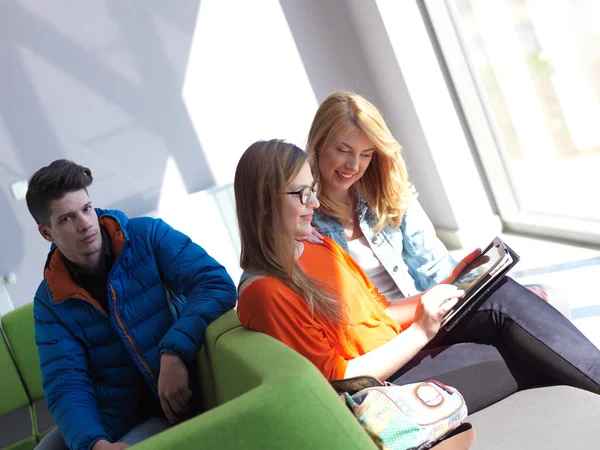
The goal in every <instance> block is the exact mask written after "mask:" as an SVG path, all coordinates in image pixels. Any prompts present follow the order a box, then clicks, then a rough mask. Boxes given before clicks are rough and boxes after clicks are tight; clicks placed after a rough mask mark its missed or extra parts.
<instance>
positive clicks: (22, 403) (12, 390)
mask: <svg viewBox="0 0 600 450" xmlns="http://www.w3.org/2000/svg"><path fill="white" fill-rule="evenodd" d="M0 399H1V400H0V415H3V414H7V413H10V412H13V411H16V410H17V409H20V408H25V407H27V406H28V405H29V397H28V396H27V392H26V391H25V387H24V386H23V382H22V381H21V376H20V375H19V372H18V371H17V367H16V366H15V363H14V361H13V359H12V356H11V354H10V350H9V348H8V345H7V344H6V341H5V340H4V336H3V335H2V333H0Z"/></svg>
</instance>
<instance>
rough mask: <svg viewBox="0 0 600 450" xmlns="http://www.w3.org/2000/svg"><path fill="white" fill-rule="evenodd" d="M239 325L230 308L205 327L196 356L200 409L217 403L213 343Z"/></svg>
mask: <svg viewBox="0 0 600 450" xmlns="http://www.w3.org/2000/svg"><path fill="white" fill-rule="evenodd" d="M241 326H242V324H241V323H240V320H239V319H238V316H237V312H236V311H235V310H233V309H232V310H230V311H228V312H226V313H225V314H223V315H222V316H221V317H219V318H218V319H217V320H215V321H214V322H213V323H211V324H210V325H209V326H208V328H207V329H206V334H205V336H204V345H203V346H202V349H201V350H200V353H199V354H198V358H197V370H198V377H199V384H200V388H201V391H202V395H201V396H200V410H201V411H207V410H209V409H211V408H214V407H215V406H216V405H217V404H216V398H215V388H214V382H213V374H212V369H211V362H210V355H211V353H212V351H213V350H214V348H215V344H216V342H217V340H218V339H219V337H220V336H221V335H223V334H224V333H226V332H228V331H229V330H232V329H234V328H238V327H241Z"/></svg>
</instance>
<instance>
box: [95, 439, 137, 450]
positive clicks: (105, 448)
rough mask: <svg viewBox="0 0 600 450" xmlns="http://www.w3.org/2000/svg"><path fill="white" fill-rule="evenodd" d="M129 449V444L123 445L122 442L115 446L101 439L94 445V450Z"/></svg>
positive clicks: (116, 443)
mask: <svg viewBox="0 0 600 450" xmlns="http://www.w3.org/2000/svg"><path fill="white" fill-rule="evenodd" d="M129 447H130V446H129V444H123V443H122V442H115V443H114V444H111V443H110V442H108V441H106V440H104V439H101V440H99V441H98V442H96V443H95V444H94V446H93V447H92V450H122V449H124V448H129Z"/></svg>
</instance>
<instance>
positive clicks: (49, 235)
mask: <svg viewBox="0 0 600 450" xmlns="http://www.w3.org/2000/svg"><path fill="white" fill-rule="evenodd" d="M38 231H39V232H40V234H41V235H42V237H43V238H44V239H46V240H47V241H48V242H54V238H53V237H52V233H51V232H50V229H49V228H48V226H47V225H44V224H43V223H40V224H39V225H38Z"/></svg>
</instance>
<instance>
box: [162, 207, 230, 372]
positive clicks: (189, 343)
mask: <svg viewBox="0 0 600 450" xmlns="http://www.w3.org/2000/svg"><path fill="white" fill-rule="evenodd" d="M152 246H153V250H154V256H155V258H156V261H157V264H158V269H159V271H160V273H161V277H162V278H163V280H165V281H166V282H167V284H168V285H169V287H170V288H171V289H172V290H173V291H174V292H175V293H176V294H178V295H182V296H184V297H185V299H186V303H185V305H184V306H183V310H182V311H181V315H180V317H179V318H178V319H177V321H176V322H175V323H174V324H173V326H172V327H171V329H170V330H169V331H168V332H167V334H165V336H164V337H163V339H162V341H161V343H160V347H159V348H160V352H161V353H165V352H167V353H173V354H175V355H178V356H179V357H181V358H182V359H183V360H184V361H186V362H189V361H192V360H193V359H194V358H195V357H196V355H197V354H198V351H199V350H200V347H201V346H202V342H203V341H204V332H205V331H206V327H207V326H208V325H209V324H210V323H211V322H213V321H214V320H215V319H217V318H218V317H219V316H221V315H222V314H223V313H225V312H226V311H229V310H230V309H232V308H233V307H234V306H235V302H236V289H235V286H234V284H233V281H232V280H231V277H230V276H229V274H228V273H227V271H226V270H225V268H224V267H223V266H222V265H221V264H219V263H218V262H217V261H215V259H214V258H212V257H211V256H210V255H208V253H206V251H204V249H203V248H202V247H200V246H199V245H198V244H196V243H194V242H192V240H191V239H190V238H189V237H188V236H186V235H185V234H183V233H181V232H179V231H177V230H175V229H173V228H171V227H170V226H169V225H167V224H166V223H165V222H164V221H162V220H161V219H156V220H155V221H154V225H153V232H152Z"/></svg>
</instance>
